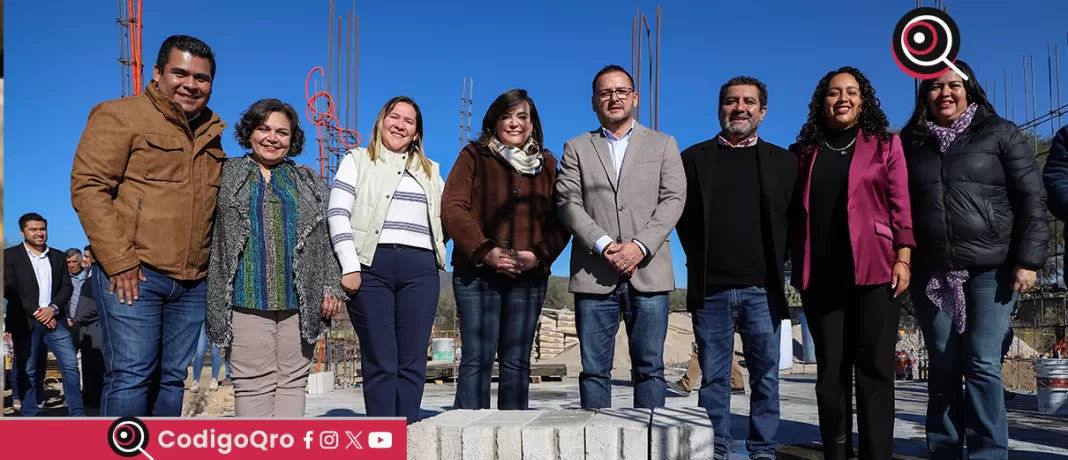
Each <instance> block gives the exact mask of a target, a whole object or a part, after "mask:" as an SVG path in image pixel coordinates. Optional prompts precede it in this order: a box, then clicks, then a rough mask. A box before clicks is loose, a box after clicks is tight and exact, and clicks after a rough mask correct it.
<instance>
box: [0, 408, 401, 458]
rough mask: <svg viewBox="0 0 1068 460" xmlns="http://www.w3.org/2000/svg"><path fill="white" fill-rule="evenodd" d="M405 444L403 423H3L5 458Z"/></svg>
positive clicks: (381, 453) (358, 452)
mask: <svg viewBox="0 0 1068 460" xmlns="http://www.w3.org/2000/svg"><path fill="white" fill-rule="evenodd" d="M407 440H408V438H407V425H406V424H405V421H404V419H403V418H395V419H394V418H389V419H374V418H303V419H242V418H216V419H212V418H151V417H146V418H145V419H143V420H141V419H136V418H132V417H125V418H120V419H118V420H115V419H110V418H10V417H4V418H0V451H2V452H3V453H4V455H3V456H4V458H32V457H39V456H40V455H41V453H42V452H47V457H48V458H78V459H117V458H122V457H126V458H139V459H146V460H170V459H195V460H209V459H216V458H225V459H243V458H255V459H268V460H269V459H285V460H293V459H300V458H315V459H316V460H329V459H332V458H345V459H357V460H358V459H375V460H379V459H382V460H390V459H396V460H403V459H404V458H405V457H406V455H407ZM42 449H43V450H42Z"/></svg>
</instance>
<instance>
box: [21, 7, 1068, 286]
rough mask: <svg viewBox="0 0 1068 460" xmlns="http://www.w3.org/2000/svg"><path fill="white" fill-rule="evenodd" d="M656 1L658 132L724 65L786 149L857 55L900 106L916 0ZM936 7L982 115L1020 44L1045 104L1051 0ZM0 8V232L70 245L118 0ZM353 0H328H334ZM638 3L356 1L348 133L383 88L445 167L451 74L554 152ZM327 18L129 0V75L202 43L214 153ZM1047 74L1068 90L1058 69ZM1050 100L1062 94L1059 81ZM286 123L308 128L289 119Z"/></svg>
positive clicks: (704, 112)
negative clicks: (211, 71) (211, 65)
mask: <svg viewBox="0 0 1068 460" xmlns="http://www.w3.org/2000/svg"><path fill="white" fill-rule="evenodd" d="M927 3H928V5H933V0H932V1H928V2H927ZM660 5H661V6H662V7H663V9H664V13H663V22H662V31H661V43H662V44H661V53H662V56H661V58H660V66H661V69H660V73H661V84H660V117H661V118H660V130H661V131H663V132H666V133H668V134H671V135H673V136H675V137H676V138H677V140H678V142H679V145H680V147H681V148H686V147H687V146H690V145H693V144H695V143H697V142H700V141H702V140H705V139H708V138H710V137H712V136H714V135H715V134H716V133H717V132H718V131H719V124H718V121H717V120H716V105H717V96H718V90H719V87H720V85H721V84H722V83H723V82H724V81H726V80H727V79H728V78H730V77H733V76H736V75H739V74H747V75H751V76H754V77H757V78H759V79H761V80H763V81H764V82H765V83H766V84H767V85H768V88H769V104H768V105H769V109H768V114H767V117H766V119H765V121H764V123H763V125H762V126H761V128H760V134H761V136H762V137H764V138H765V139H766V140H768V141H770V142H773V143H776V144H779V145H781V146H783V147H785V146H787V145H789V144H790V143H791V142H793V139H794V138H795V137H796V135H797V133H798V130H799V129H800V127H801V124H802V123H803V122H804V120H805V118H806V117H807V111H808V109H807V105H808V102H809V100H810V98H811V95H812V91H813V89H814V87H815V84H816V82H817V81H818V80H819V79H820V78H821V77H822V76H823V75H824V73H826V72H828V71H830V70H832V69H835V68H837V67H839V66H843V65H851V66H855V67H858V68H860V69H861V70H862V71H864V72H865V73H866V74H867V75H868V77H869V78H870V79H871V80H872V82H873V84H874V86H875V88H876V90H877V95H878V97H879V98H880V99H881V101H882V107H883V109H884V110H885V111H886V113H887V115H888V116H889V118H890V121H891V124H892V125H894V126H900V125H903V124H904V123H905V121H906V120H907V118H908V116H909V114H910V112H911V110H912V106H913V80H912V79H911V78H909V77H908V76H906V75H905V74H904V73H903V72H902V71H900V70H899V69H898V68H897V66H896V65H895V63H894V60H893V58H892V57H891V54H890V40H891V36H892V32H893V29H894V25H895V24H896V23H897V21H898V19H899V18H900V17H901V16H902V15H903V14H904V13H906V12H907V11H909V10H911V9H912V8H913V7H914V6H915V2H914V1H913V0H878V1H872V0H864V1H847V0H804V1H796V0H774V1H772V0H763V1H758V0H754V1H748V2H743V1H735V2H726V1H696V0H695V1H671V0H666V1H663V2H662V3H661V4H660ZM946 5H947V6H948V7H949V14H950V15H951V16H952V17H953V18H954V19H955V21H956V22H957V24H958V26H959V28H960V31H961V43H962V47H961V54H960V58H961V59H964V60H966V61H968V62H969V63H970V64H971V65H972V67H973V68H974V69H975V71H976V72H977V73H978V76H979V79H980V80H981V81H985V80H987V79H989V80H991V84H992V82H993V80H994V79H997V108H998V110H999V111H1002V108H1003V107H1004V104H1003V102H1002V101H1003V100H1004V96H1005V95H1004V91H1003V84H1002V72H1003V69H1005V68H1006V67H1010V66H1015V67H1016V99H1017V100H1016V113H1017V120H1023V102H1022V99H1023V91H1024V90H1023V84H1022V73H1021V72H1022V62H1021V58H1022V57H1023V56H1024V55H1032V54H1033V55H1035V68H1036V70H1037V75H1036V77H1037V78H1036V81H1037V82H1038V91H1037V93H1036V100H1037V105H1038V110H1039V112H1045V111H1048V110H1049V108H1050V107H1049V91H1048V90H1047V77H1046V69H1047V66H1046V46H1047V44H1059V48H1060V53H1061V54H1062V57H1063V58H1064V59H1062V60H1063V61H1066V62H1063V63H1061V65H1062V68H1063V69H1065V70H1066V71H1068V42H1066V32H1068V26H1066V25H1065V24H1068V22H1066V21H1068V1H1066V0H946ZM5 6H6V11H5V14H4V16H5V19H6V21H7V22H6V24H5V27H4V29H5V37H4V38H5V41H6V62H5V68H6V71H7V75H6V79H7V81H6V82H5V87H6V91H5V93H6V94H5V99H6V101H5V104H6V113H5V121H6V132H5V139H6V142H7V144H6V145H5V148H6V150H5V151H6V155H5V158H4V160H5V162H6V163H5V165H4V166H5V182H6V184H5V190H4V192H5V193H4V200H5V201H4V207H5V209H4V210H5V213H4V217H5V219H4V232H5V236H6V239H7V241H8V242H15V241H19V240H20V237H19V234H18V217H19V216H20V215H22V214H23V213H26V212H31V211H33V212H38V213H41V214H43V215H44V216H45V217H46V218H47V219H48V220H49V231H50V239H49V243H50V245H51V246H53V247H56V248H61V249H65V248H68V247H72V246H76V247H81V246H84V245H85V244H86V243H87V240H86V238H85V236H84V234H83V233H82V230H81V225H80V223H79V221H78V218H77V215H76V214H75V213H74V210H73V208H72V207H71V205H70V168H71V163H72V159H73V156H74V150H75V147H76V145H77V142H78V139H79V137H80V135H81V132H82V128H83V127H84V123H85V120H86V117H87V115H88V113H89V110H90V109H91V108H92V106H93V105H94V104H96V103H98V102H100V101H103V100H107V99H112V98H116V97H119V95H120V89H121V87H120V79H119V75H120V72H119V67H120V66H119V64H118V63H117V61H116V58H117V57H118V56H119V38H118V30H117V29H118V26H117V25H116V22H115V17H116V4H115V2H113V1H100V0H93V1H83V0H78V1H75V0H67V1H51V2H31V1H17V2H7V4H6V5H5ZM350 6H351V2H347V1H341V2H339V5H338V10H339V11H342V12H343V11H347V10H348V9H349V8H350ZM640 6H641V7H642V8H643V11H644V12H645V14H646V15H647V16H649V17H650V20H651V21H655V18H656V6H657V4H656V3H655V2H650V1H642V2H640ZM635 7H636V3H634V2H620V1H559V0H547V1H529V2H498V1H463V2H443V1H436V0H435V1H424V0H410V1H406V2H405V1H385V0H375V1H369V0H361V1H359V2H358V3H357V6H356V12H357V14H358V15H359V16H360V25H361V28H362V30H361V36H360V75H359V81H360V99H359V100H360V107H359V120H360V126H358V127H357V129H358V130H359V131H360V132H361V133H362V134H364V136H365V137H370V131H371V124H372V123H373V121H374V117H375V115H376V114H377V113H378V110H379V109H380V108H381V106H382V104H383V103H385V102H386V100H388V99H389V98H390V97H392V96H394V95H397V94H406V95H409V96H411V97H413V98H415V100H416V101H417V102H418V103H419V105H420V106H421V108H422V110H423V117H424V121H425V134H426V149H427V152H428V153H429V155H430V156H431V157H432V158H433V159H434V160H436V161H438V162H440V163H441V164H442V174H443V175H447V174H448V170H449V168H450V167H451V165H452V163H453V160H454V158H455V157H456V154H457V152H458V151H459V140H458V131H459V116H458V115H459V109H460V93H461V88H462V85H463V78H464V77H471V78H474V80H475V94H474V109H473V113H472V118H473V120H472V135H473V136H477V131H478V129H479V126H481V120H482V117H483V115H484V114H485V109H486V107H487V106H488V105H489V103H490V102H492V100H493V99H494V98H496V97H497V96H498V95H499V94H500V93H501V92H503V91H506V90H508V89H511V88H516V87H519V88H525V89H527V90H528V91H530V93H531V95H532V97H533V99H534V101H535V103H536V104H537V106H538V110H539V112H540V114H541V117H542V120H543V126H544V130H545V136H546V142H547V144H548V147H549V148H550V149H552V150H553V151H554V152H556V153H557V154H559V153H560V152H561V151H562V149H563V144H564V142H565V141H566V140H567V139H570V138H572V137H574V136H576V135H578V134H580V133H582V132H584V131H589V130H591V129H594V128H596V127H597V120H596V118H595V115H594V113H593V112H592V109H591V106H590V95H591V89H590V83H591V79H592V78H593V75H594V74H595V73H596V72H597V71H598V70H599V69H600V68H601V67H602V66H604V65H606V64H609V63H616V64H620V65H623V66H624V67H629V66H630V37H631V19H632V17H633V16H634V14H635ZM328 14H329V2H328V1H327V0H301V1H292V0H287V1H283V0H260V1H254V2H253V1H244V0H227V1H219V2H209V3H197V4H193V3H189V4H183V3H173V2H163V1H159V0H144V24H145V26H144V29H143V37H144V38H143V40H144V45H143V46H144V57H145V60H146V64H147V65H146V69H145V70H146V77H145V81H146V82H147V81H148V80H149V79H150V78H151V65H152V63H154V62H155V57H156V53H157V51H158V48H159V45H160V43H162V41H163V39H164V38H166V37H167V36H168V35H171V34H189V35H193V36H196V37H198V38H201V39H203V40H204V41H206V42H207V43H208V44H209V45H211V46H212V48H213V49H214V50H215V53H216V59H217V61H218V75H217V77H216V80H215V87H214V94H213V96H212V99H211V102H210V104H209V106H210V107H211V108H212V109H214V110H215V111H216V112H218V113H219V115H220V116H221V117H222V118H223V119H224V120H225V121H226V122H227V123H229V124H230V126H231V127H230V128H227V131H226V133H225V134H224V146H225V147H226V150H227V154H228V155H230V156H240V155H242V154H243V152H242V151H241V149H240V148H239V147H238V146H237V144H236V143H235V142H234V140H233V129H232V126H233V124H234V122H236V120H237V118H238V115H239V114H240V112H241V111H243V110H244V109H246V108H247V107H248V106H249V105H250V104H252V103H253V102H255V101H256V100H258V99H261V98H265V97H277V98H279V99H282V100H284V101H287V102H289V103H291V104H293V105H294V106H295V107H297V109H298V111H299V112H300V113H301V114H303V109H304V105H305V103H306V99H305V95H304V83H305V77H306V76H307V74H308V71H309V70H310V69H311V68H312V67H315V66H320V65H325V64H326V55H327V50H326V40H327V28H326V26H327V17H328ZM654 27H655V24H654ZM654 33H655V31H654ZM1028 65H1030V62H1028ZM643 67H644V65H643ZM1028 72H1030V69H1028ZM1065 78H1066V80H1068V72H1066V73H1065ZM1055 83H1056V82H1055ZM1064 85H1066V88H1068V81H1066V82H1064ZM640 91H642V92H643V93H644V92H646V88H641V89H640ZM646 96H647V95H646V94H643V95H642V101H643V103H645V102H646V100H645V97H646ZM1054 98H1056V92H1055V91H1054ZM1062 98H1063V100H1065V101H1068V92H1066V93H1065V95H1064V96H1063V97H1062ZM1054 104H1056V101H1054ZM647 113H648V112H647V111H646V112H644V113H643V117H644V118H645V120H648V115H647ZM301 123H302V126H303V127H304V129H305V130H306V131H312V128H313V127H312V126H311V124H310V123H309V122H308V121H307V120H306V119H302V120H301ZM1047 130H1048V128H1047ZM1044 134H1046V135H1048V134H1049V133H1044ZM309 135H310V137H314V133H313V132H310V133H309ZM316 152H317V150H315V145H314V141H313V139H311V138H309V142H308V143H307V145H306V148H305V153H304V154H303V155H302V156H300V157H298V162H300V163H304V164H307V165H315V159H316V155H317V153H316ZM725 199H727V198H726V197H725ZM671 244H672V254H673V256H674V261H675V278H676V280H677V283H678V285H679V286H680V287H682V286H685V267H684V265H683V264H684V263H685V256H684V255H683V253H682V249H681V247H679V245H678V242H677V241H676V239H675V237H674V234H673V235H672V243H671ZM451 248H452V245H451V244H450V245H449V250H450V252H451ZM568 253H569V250H566V251H565V252H564V254H563V255H562V256H561V257H560V259H558V260H557V261H556V263H554V264H553V267H552V268H553V273H554V274H555V275H561V276H567V274H568Z"/></svg>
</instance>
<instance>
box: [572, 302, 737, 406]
mask: <svg viewBox="0 0 1068 460" xmlns="http://www.w3.org/2000/svg"><path fill="white" fill-rule="evenodd" d="M620 312H622V313H623V322H624V324H625V325H626V328H627V340H628V345H629V348H630V362H631V380H632V382H633V384H634V407H639V408H654V407H664V391H665V390H666V389H667V382H666V381H664V340H666V339H667V325H668V295H667V294H665V293H644V292H638V290H636V289H634V288H633V287H631V285H630V283H628V282H621V283H620V284H619V286H616V288H615V290H613V291H612V292H610V293H608V294H575V324H576V326H577V329H578V335H579V347H580V351H581V354H582V372H581V373H580V374H579V399H580V400H581V404H582V408H583V409H602V408H608V407H612V358H613V357H614V356H615V348H616V332H617V331H619V315H620ZM727 362H728V363H730V359H729V358H728V360H727Z"/></svg>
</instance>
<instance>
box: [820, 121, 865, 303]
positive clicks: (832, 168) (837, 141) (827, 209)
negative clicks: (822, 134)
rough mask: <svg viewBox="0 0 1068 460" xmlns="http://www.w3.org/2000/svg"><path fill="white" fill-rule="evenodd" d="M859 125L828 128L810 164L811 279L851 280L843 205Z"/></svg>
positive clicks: (846, 194)
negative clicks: (836, 128)
mask: <svg viewBox="0 0 1068 460" xmlns="http://www.w3.org/2000/svg"><path fill="white" fill-rule="evenodd" d="M859 129H860V125H859V124H857V125H853V127H852V128H849V129H846V130H831V131H830V132H828V133H827V137H826V139H825V141H824V142H825V144H821V145H820V147H819V152H818V153H817V154H816V159H815V163H814V164H813V165H812V177H811V179H810V186H809V201H808V208H809V220H810V223H809V235H810V236H809V237H810V238H811V244H812V246H811V247H812V254H811V257H812V259H811V267H812V268H811V273H812V280H813V281H812V282H813V283H822V282H823V281H832V282H833V281H839V280H842V281H847V282H848V281H851V280H852V276H853V271H854V270H853V248H852V244H851V243H850V240H849V220H848V216H847V214H846V213H847V211H846V207H847V197H848V195H849V164H850V162H851V161H852V160H853V150H854V149H855V148H856V142H854V141H855V140H856V138H857V132H858V130H859ZM828 145H830V146H831V147H833V148H828V147H827V146H828ZM836 149H838V150H836ZM832 273H833V277H832ZM832 278H833V279H832Z"/></svg>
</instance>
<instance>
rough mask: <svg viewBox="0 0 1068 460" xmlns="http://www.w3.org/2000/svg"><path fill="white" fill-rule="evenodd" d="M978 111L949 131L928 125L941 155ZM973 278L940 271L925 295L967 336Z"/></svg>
mask: <svg viewBox="0 0 1068 460" xmlns="http://www.w3.org/2000/svg"><path fill="white" fill-rule="evenodd" d="M977 107H978V105H976V104H975V103H974V102H973V103H971V104H969V105H968V108H967V109H965V110H964V113H962V114H960V117H958V118H957V119H956V120H954V121H953V123H952V124H950V125H949V127H948V128H943V127H941V126H938V125H936V124H934V123H932V122H927V129H928V130H929V131H930V132H931V134H932V135H934V136H935V137H936V138H938V151H939V152H942V153H946V149H948V148H949V144H952V143H953V140H954V139H956V138H957V136H958V135H959V134H960V133H963V132H964V130H965V129H968V125H971V124H972V117H974V116H975V109H976V108H977ZM969 276H970V274H969V273H968V270H948V271H946V270H941V271H937V272H935V273H934V274H933V275H932V276H931V279H930V281H928V282H927V289H926V290H925V291H924V292H925V293H926V294H927V297H928V298H929V299H931V303H934V304H935V306H936V307H938V308H940V309H942V311H944V312H946V315H948V316H949V319H950V320H952V321H953V329H955V330H956V331H957V333H958V334H963V333H964V325H965V322H966V319H967V315H966V313H965V310H966V307H965V303H964V282H965V281H968V278H969Z"/></svg>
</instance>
